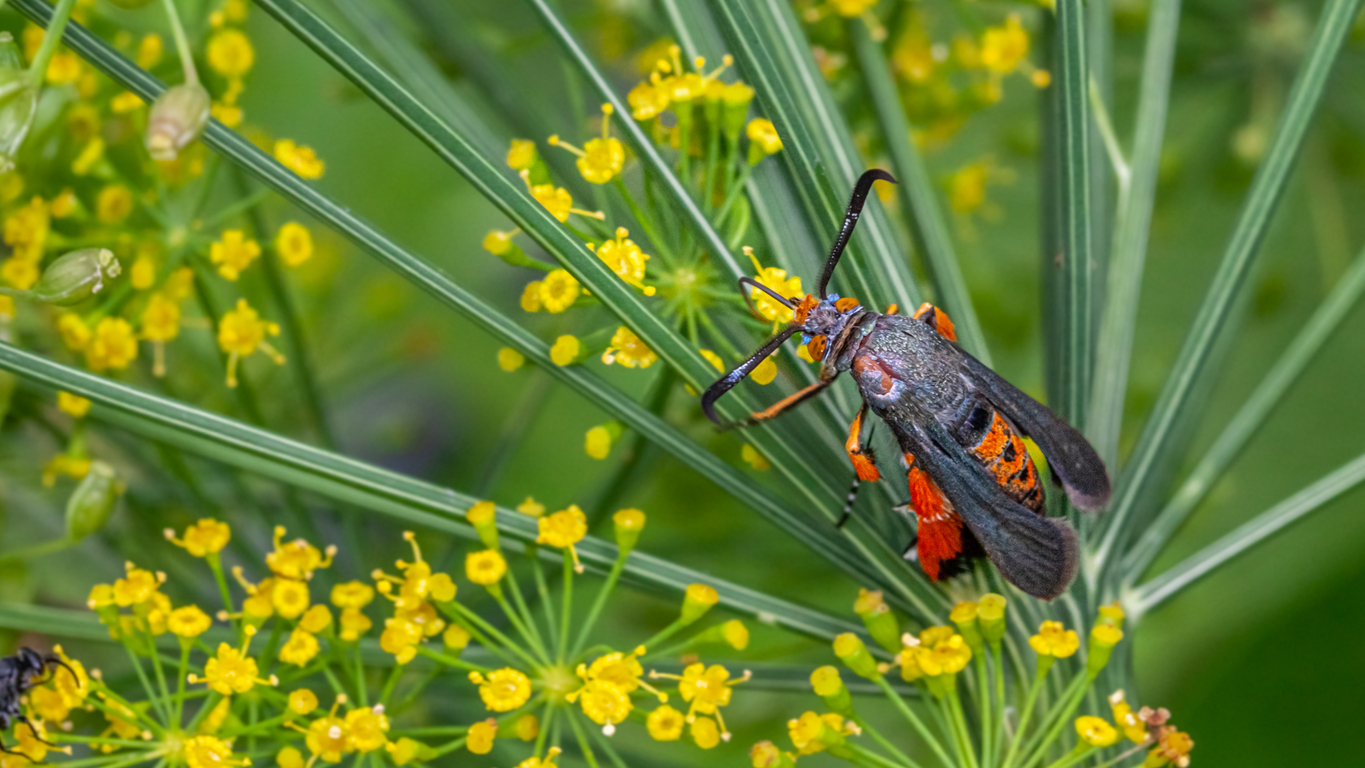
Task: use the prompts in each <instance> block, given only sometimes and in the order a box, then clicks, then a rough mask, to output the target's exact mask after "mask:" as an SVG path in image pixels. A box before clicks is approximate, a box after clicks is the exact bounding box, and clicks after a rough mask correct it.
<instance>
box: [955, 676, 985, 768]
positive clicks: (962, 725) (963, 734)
mask: <svg viewBox="0 0 1365 768" xmlns="http://www.w3.org/2000/svg"><path fill="white" fill-rule="evenodd" d="M948 711H949V713H950V714H951V715H952V718H953V728H954V729H955V730H956V731H957V738H958V739H960V740H961V741H962V754H963V755H965V756H966V758H967V766H968V768H979V766H980V764H979V763H978V762H977V759H976V748H975V746H974V745H973V744H972V734H971V732H970V731H968V730H967V716H966V715H965V714H963V712H962V699H961V698H960V697H959V696H958V695H957V687H956V686H954V687H952V688H949V689H948Z"/></svg>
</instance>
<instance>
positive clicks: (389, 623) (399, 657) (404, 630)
mask: <svg viewBox="0 0 1365 768" xmlns="http://www.w3.org/2000/svg"><path fill="white" fill-rule="evenodd" d="M341 618H342V621H343V623H344V622H345V620H346V614H345V613H344V612H343V613H342V617H341ZM423 637H424V633H423V631H422V627H420V626H418V625H417V624H414V623H413V622H410V621H407V620H406V619H403V618H401V617H398V616H395V617H393V618H391V619H385V620H384V632H383V633H382V634H381V635H380V636H379V647H380V648H383V649H384V651H385V652H386V653H391V654H393V656H394V660H395V661H397V662H398V663H399V664H407V663H408V662H409V661H412V660H413V658H414V657H416V656H417V644H418V643H420V642H422V638H423Z"/></svg>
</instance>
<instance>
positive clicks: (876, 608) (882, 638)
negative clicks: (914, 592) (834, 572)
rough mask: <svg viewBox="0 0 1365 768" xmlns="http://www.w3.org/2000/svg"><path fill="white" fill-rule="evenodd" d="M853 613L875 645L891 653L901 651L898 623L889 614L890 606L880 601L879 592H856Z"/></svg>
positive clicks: (892, 615) (891, 614) (880, 595)
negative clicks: (861, 622) (858, 617)
mask: <svg viewBox="0 0 1365 768" xmlns="http://www.w3.org/2000/svg"><path fill="white" fill-rule="evenodd" d="M853 612H854V613H856V614H858V616H860V617H861V618H862V620H863V625H864V626H866V627H867V631H868V634H870V635H872V639H873V640H876V641H877V645H880V646H881V647H883V648H885V649H886V650H887V651H890V652H891V653H896V652H897V651H899V650H900V649H901V627H900V621H898V620H897V619H896V615H895V614H893V613H892V612H891V606H889V605H887V604H886V602H885V601H883V600H882V593H881V590H876V591H868V590H866V589H860V590H858V599H857V600H856V601H854V603H853Z"/></svg>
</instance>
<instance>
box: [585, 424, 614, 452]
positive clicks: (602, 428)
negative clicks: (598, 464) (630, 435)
mask: <svg viewBox="0 0 1365 768" xmlns="http://www.w3.org/2000/svg"><path fill="white" fill-rule="evenodd" d="M622 433H623V430H622V428H621V422H619V421H609V422H607V423H606V424H598V425H597V426H595V427H592V428H591V429H589V430H588V432H587V434H585V435H584V436H583V450H584V451H586V452H587V454H588V455H589V456H591V457H592V458H594V459H598V460H599V461H600V460H602V459H605V458H607V457H608V456H610V455H611V449H612V446H614V445H616V443H617V442H618V441H619V440H620V439H621V435H622Z"/></svg>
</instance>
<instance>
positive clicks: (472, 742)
mask: <svg viewBox="0 0 1365 768" xmlns="http://www.w3.org/2000/svg"><path fill="white" fill-rule="evenodd" d="M497 735H498V721H497V720H494V719H493V718H491V717H490V718H488V719H487V720H481V721H479V722H477V723H475V724H473V725H471V726H469V734H468V736H467V738H466V740H465V747H466V748H467V749H468V750H469V751H470V752H473V753H474V754H476V755H486V754H488V753H489V752H492V751H493V737H495V736H497Z"/></svg>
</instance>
